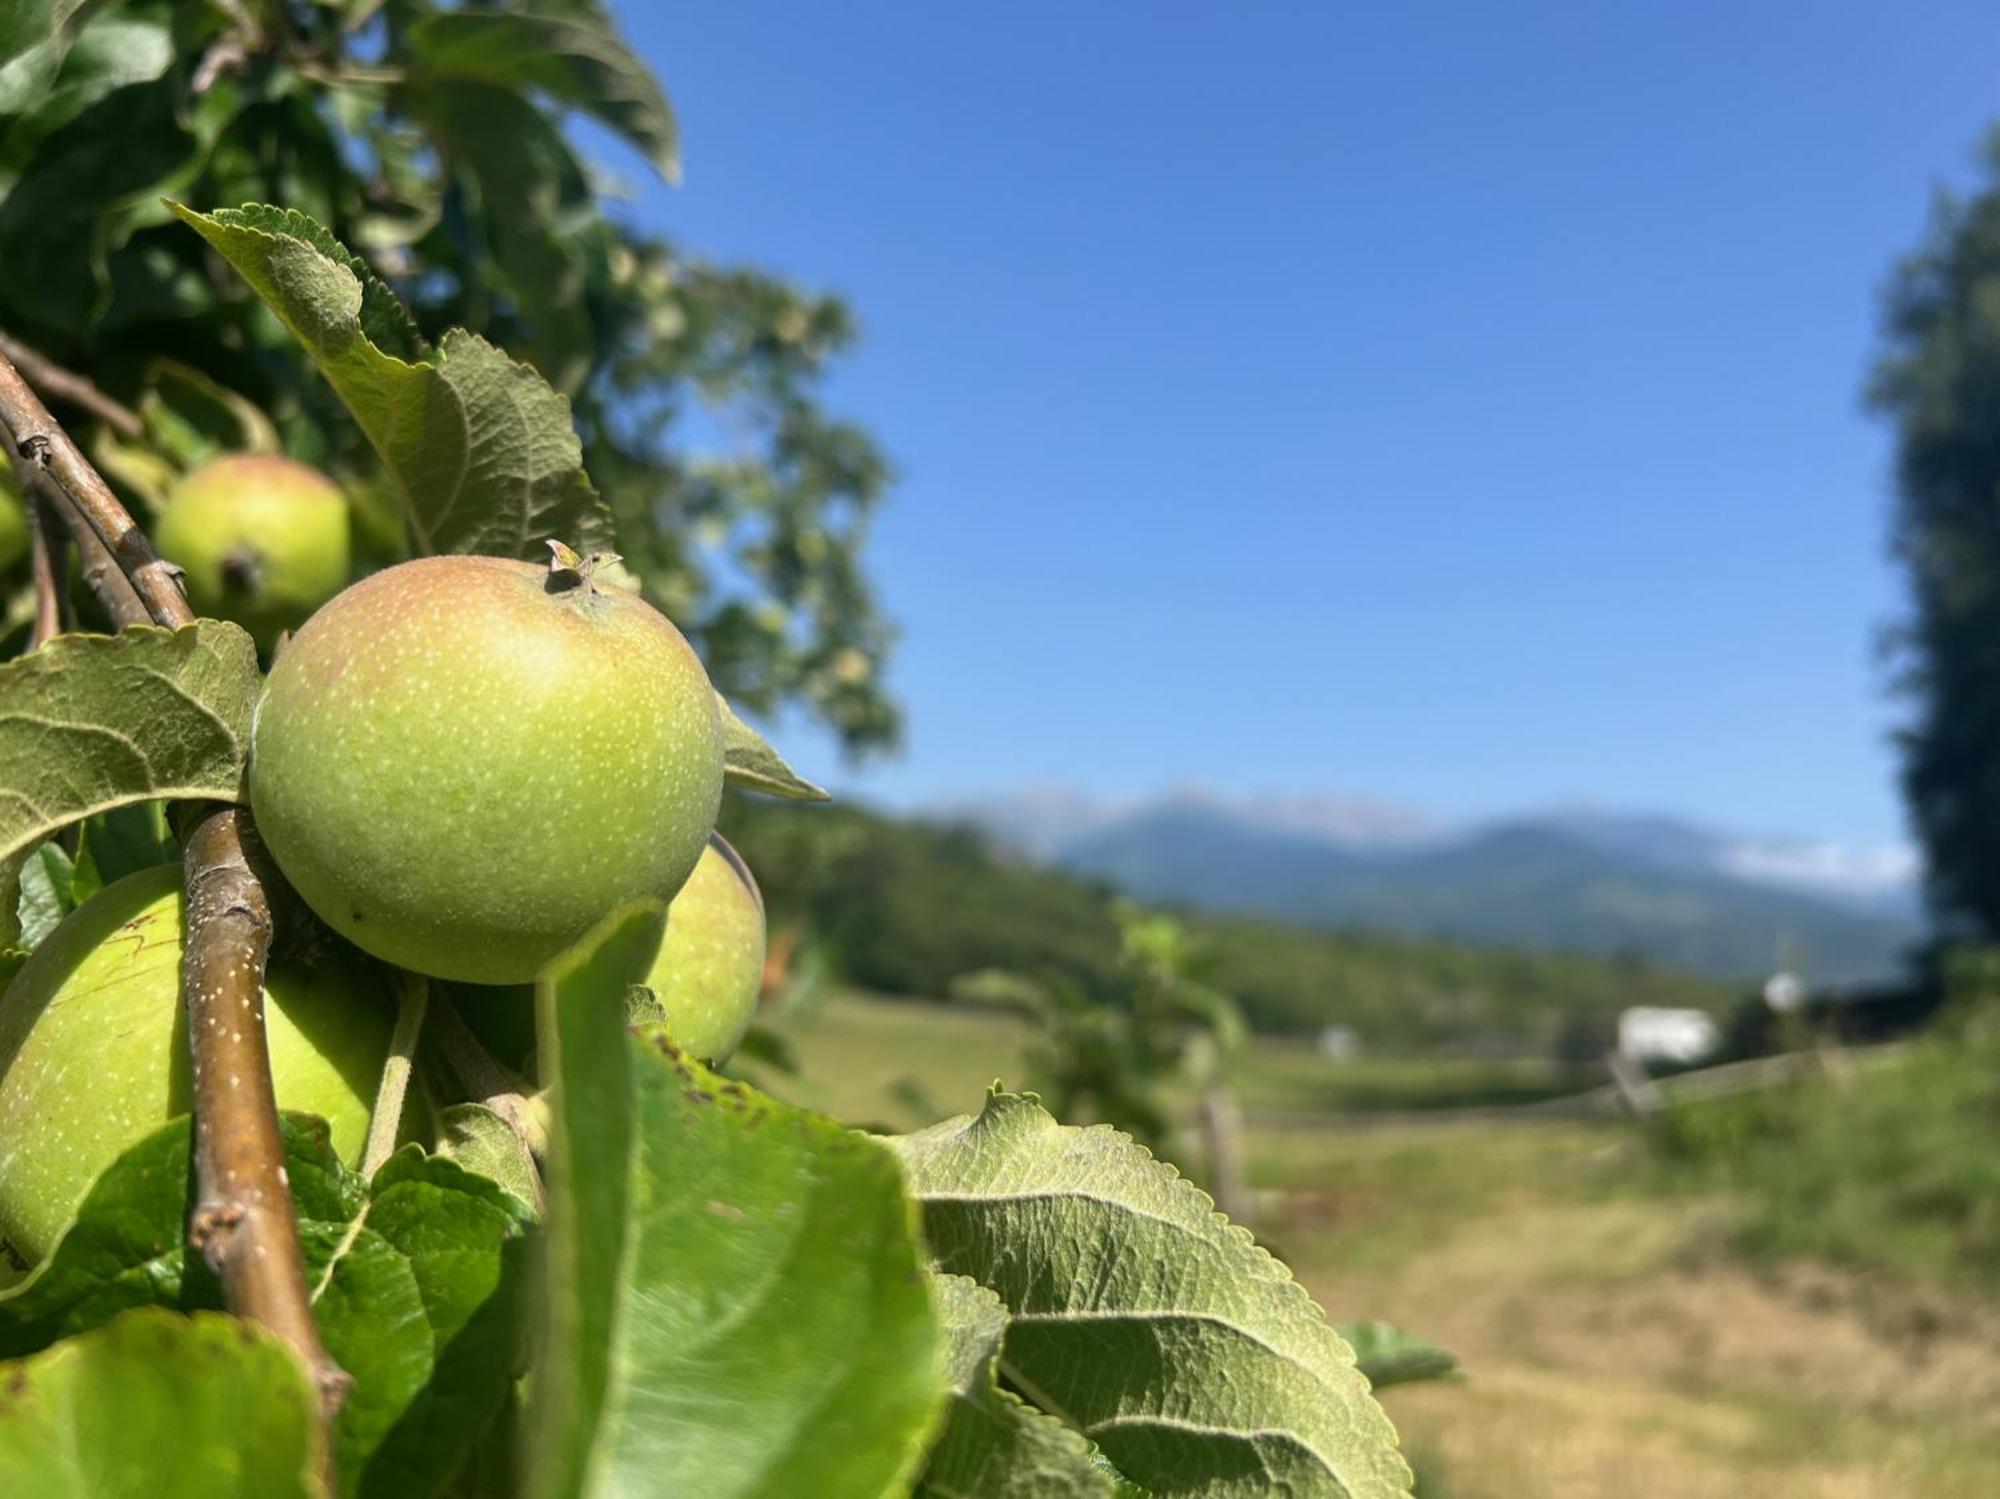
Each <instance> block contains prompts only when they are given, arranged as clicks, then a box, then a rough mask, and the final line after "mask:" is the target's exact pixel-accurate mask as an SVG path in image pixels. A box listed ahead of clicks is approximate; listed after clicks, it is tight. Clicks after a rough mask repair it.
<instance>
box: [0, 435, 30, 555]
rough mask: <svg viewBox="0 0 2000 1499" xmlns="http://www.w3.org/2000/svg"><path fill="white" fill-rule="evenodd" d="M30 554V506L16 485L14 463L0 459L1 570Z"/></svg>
mask: <svg viewBox="0 0 2000 1499" xmlns="http://www.w3.org/2000/svg"><path fill="white" fill-rule="evenodd" d="M27 555H28V508H27V505H26V503H25V502H24V501H23V500H22V499H21V491H20V490H19V489H18V488H16V487H15V484H14V474H13V469H12V465H10V464H8V463H6V462H5V461H4V460H0V572H5V571H6V570H7V569H8V568H10V567H12V566H13V565H14V564H15V563H17V562H19V561H20V560H21V559H22V558H23V557H25V556H27Z"/></svg>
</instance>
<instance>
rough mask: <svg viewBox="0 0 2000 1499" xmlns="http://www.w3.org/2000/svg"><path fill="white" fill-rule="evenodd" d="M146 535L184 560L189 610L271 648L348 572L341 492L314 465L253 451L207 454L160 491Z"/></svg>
mask: <svg viewBox="0 0 2000 1499" xmlns="http://www.w3.org/2000/svg"><path fill="white" fill-rule="evenodd" d="M154 540H155V541H156V542H157V543H158V544H159V549H160V553H161V555H162V556H164V557H165V558H166V559H167V560H168V561H170V562H172V563H174V564H176V565H177V566H180V567H183V568H185V569H186V570H187V579H186V584H187V596H188V602H189V603H190V604H192V605H193V606H194V610H195V613H197V614H204V615H209V616H211V617H213V618H216V619H229V620H234V621H235V622H236V623H237V624H239V625H241V626H243V628H244V629H246V630H248V631H249V632H250V633H251V635H252V636H253V637H255V639H256V641H257V643H258V645H260V646H262V647H263V648H264V649H266V650H269V649H270V648H271V646H272V645H273V644H274V643H275V642H276V640H277V638H278V636H279V634H280V633H282V632H283V631H285V630H293V629H297V628H298V626H299V625H301V624H303V623H304V622H305V619H306V616H308V615H309V614H311V613H312V612H313V610H315V609H317V608H318V607H319V606H320V605H321V604H324V603H325V602H326V601H327V600H328V599H330V598H332V597H333V596H334V595H335V594H336V593H338V592H339V591H340V590H341V588H342V587H343V586H344V585H345V584H346V582H347V574H348V570H349V568H350V567H351V566H352V560H353V559H352V552H351V545H350V542H349V539H348V514H347V500H346V498H345V497H344V496H343V495H342V494H341V492H340V491H339V490H338V489H337V488H335V487H334V485H333V483H332V482H331V481H330V480H329V479H327V478H326V477H325V476H324V475H323V474H321V473H320V472H319V471H318V470H317V469H312V468H308V467H306V465H305V464H303V463H295V462H293V461H292V460H291V459H289V458H279V457H274V456H270V455H266V454H261V453H236V454H231V455H229V456H227V457H222V458H214V459H211V460H210V461H209V462H207V463H204V464H203V465H202V466H201V467H200V468H197V469H196V470H195V471H194V472H193V473H191V474H189V475H187V477H185V478H184V479H182V480H181V481H180V482H179V483H178V484H176V485H175V486H174V487H173V490H172V492H171V493H169V494H168V496H167V503H166V507H165V508H164V509H163V510H161V512H160V519H159V522H158V524H157V525H156V526H155V527H154Z"/></svg>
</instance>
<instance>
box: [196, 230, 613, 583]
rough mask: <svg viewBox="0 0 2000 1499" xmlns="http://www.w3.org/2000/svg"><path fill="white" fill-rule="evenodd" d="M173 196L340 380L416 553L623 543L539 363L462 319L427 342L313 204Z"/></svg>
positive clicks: (598, 547) (527, 554) (588, 548)
mask: <svg viewBox="0 0 2000 1499" xmlns="http://www.w3.org/2000/svg"><path fill="white" fill-rule="evenodd" d="M170 206H171V207H172V209H173V211H174V212H175V213H176V214H178V215H179V216H180V217H181V218H182V219H183V220H184V221H186V222H187V223H188V224H189V225H191V226H192V227H193V228H194V230H195V231H196V232H197V233H199V234H200V235H201V236H202V238H204V239H206V240H207V241H208V242H209V244H211V245H212V246H214V247H215V249H216V251H217V252H218V253H219V254H220V255H221V256H222V257H223V259H225V260H227V261H228V262H229V263H230V264H231V265H232V266H234V267H235V268H236V270H237V272H238V273H239V274H240V275H241V276H242V277H243V279H244V280H246V281H247V282H249V283H250V286H251V288H252V289H253V290H254V291H255V292H256V293H257V295H258V296H260V297H262V298H263V299H264V302H265V304H266V305H267V306H268V307H269V308H270V309H271V311H272V312H273V313H275V314H276V315H277V317H278V320H279V321H280V322H282V323H283V324H284V325H285V326H286V327H287V328H289V329H290V330H291V332H292V335H293V336H294V337H295V338H297V339H298V340H299V342H300V344H302V345H303V346H304V348H305V350H306V352H307V353H308V354H309V355H311V357H312V359H313V362H314V363H315V364H317V365H318V366H319V368H320V372H321V373H322V374H324V375H325V376H326V378H327V380H328V381H329V382H330V383H331V384H332V386H333V388H334V392H335V394H337V395H338V396H339V397H340V399H341V400H342V402H343V403H345V405H346V406H347V409H348V411H349V412H350V413H351V414H352V415H353V417H354V420H355V422H356V423H357V424H358V425H359V426H360V428H361V431H362V433H363V435H364V436H366V437H367V439H368V441H369V442H370V443H371V444H372V445H373V446H374V448H375V451H376V454H377V455H378V456H379V457H380V458H381V460H382V465H383V467H384V468H385V469H386V470H387V471H388V474H389V477H390V479H391V480H392V481H393V483H394V485H395V488H396V493H397V497H398V498H399V500H400V501H401V502H402V507H403V511H404V515H405V517H406V519H407V520H408V521H409V524H410V528H411V531H412V535H413V540H414V542H415V545H416V550H417V551H419V552H426V553H428V552H484V553H490V554H493V555H498V556H506V557H523V558H535V559H539V558H540V557H541V556H544V555H546V551H545V545H544V544H545V542H546V540H547V538H548V537H550V536H560V537H561V538H563V539H564V540H565V541H568V542H569V543H570V544H572V545H573V546H575V547H576V548H577V549H578V550H579V551H583V552H592V551H615V550H617V548H616V546H615V545H614V543H613V540H612V526H611V511H610V509H609V507H607V506H606V505H605V503H604V501H603V499H602V498H601V497H600V496H599V495H598V493H597V491H596V490H595V489H594V488H593V487H592V486H591V483H590V479H589V476H588V475H586V474H585V473H584V471H583V446H582V444H581V443H580V442H578V440H577V436H576V429H575V427H574V426H573V425H572V424H571V420H570V407H569V402H568V400H567V399H565V398H564V397H563V396H562V395H560V394H558V393H557V392H556V391H554V390H552V389H551V388H550V387H549V384H548V382H547V381H545V380H544V379H542V377H541V376H540V375H538V374H536V373H535V372H534V370H532V369H530V368H529V367H528V366H527V365H524V364H519V363H516V362H515V361H514V360H512V359H510V358H509V357H508V356H507V355H506V354H504V353H503V352H501V351H500V350H499V349H496V348H494V347H493V345H491V344H489V343H487V342H486V341H485V340H484V339H482V338H480V337H479V336H478V335H476V334H472V333H467V332H465V331H464V330H462V329H453V330H452V331H451V332H449V333H447V334H446V335H445V336H444V340H443V343H442V344H441V345H440V347H439V348H438V349H437V350H436V351H434V352H427V351H425V350H423V349H422V347H421V343H420V341H419V340H418V338H417V336H416V332H415V329H414V327H413V326H412V325H411V323H410V321H409V314H408V313H407V312H406V311H405V310H404V309H403V307H402V305H401V304H400V303H399V302H397V301H396V299H395V296H394V294H393V293H391V292H390V291H389V290H388V288H386V287H385V286H383V285H382V283H381V282H380V281H378V280H376V279H375V277H374V276H373V275H372V274H370V273H369V271H368V269H367V267H366V266H365V265H364V264H363V263H362V262H361V261H360V260H359V259H358V258H357V257H355V256H354V255H352V254H350V253H349V252H348V251H347V250H346V249H345V248H344V247H343V246H341V244H340V243H339V242H338V241H337V240H335V239H334V238H333V236H332V235H330V234H328V233H327V232H326V231H325V230H324V229H322V228H321V227H320V226H319V225H318V224H316V223H314V222H313V221H312V220H311V219H309V218H307V217H306V216H305V215H304V214H301V213H295V212H292V211H291V210H288V209H282V208H272V207H270V206H268V205H264V204H246V205H245V206H244V207H242V208H223V209H217V210H216V211H215V212H214V213H197V212H195V211H194V210H193V209H191V208H188V207H186V206H184V205H182V204H178V203H176V204H171V205H170Z"/></svg>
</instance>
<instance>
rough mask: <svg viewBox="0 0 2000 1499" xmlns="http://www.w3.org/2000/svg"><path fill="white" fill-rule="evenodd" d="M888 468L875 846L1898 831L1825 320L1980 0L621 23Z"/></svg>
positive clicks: (677, 199)
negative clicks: (1226, 803) (1245, 832)
mask: <svg viewBox="0 0 2000 1499" xmlns="http://www.w3.org/2000/svg"><path fill="white" fill-rule="evenodd" d="M623 10H624V19H625V22H626V25H627V26H628V28H629V29H630V31H631V34H632V35H633V38H634V40H635V41H636V42H637V44H638V45H639V46H640V48H641V49H642V50H643V51H644V52H645V54H646V55H647V56H648V57H649V59H651V60H652V61H653V63H654V64H655V65H656V66H657V68H658V69H659V71H660V72H661V74H662V76H663V77H664V79H665V81H666V83H667V87H668V90H669V92H670V93H671V94H672V96H673V98H674V101H675V104H676V107H677V109H678V110H679V113H680V115H681V123H682V129H683V137H684V139H683V146H684V158H685V181H684V184H683V185H682V186H681V187H680V188H678V189H667V188H664V187H660V186H657V185H655V184H651V183H645V182H643V180H642V179H640V178H639V177H637V176H636V175H635V176H634V182H635V184H637V185H638V187H637V190H638V204H637V211H638V212H639V213H640V214H641V215H643V216H644V217H645V218H646V219H647V220H648V221H650V222H654V223H657V224H658V225H660V226H661V227H663V228H665V229H667V230H668V231H670V232H671V233H673V234H675V235H677V236H679V237H680V238H681V239H682V240H683V241H684V242H685V243H686V244H688V245H690V246H692V247H695V248H699V249H701V250H704V251H707V252H710V253H712V254H715V255H717V256H720V257H739V258H746V259H752V260H755V261H758V262H761V263H764V264H767V265H770V266H773V267H775V268H778V269H781V270H783V271H785V272H787V273H788V274H791V275H794V276H796V277H797V278H798V279H799V280H801V281H802V282H806V283H810V284H814V285H821V286H826V287H830V288H834V289H838V290H840V291H842V292H844V293H845V294H846V295H848V296H849V297H850V298H851V300H852V302H853V303H854V305H855V307H856V309H857V311H858V312H859V315H860V318H861V321H862V325H863V330H864V335H865V338H864V342H863V344H862V346H861V348H860V349H859V350H858V352H857V353H856V354H855V355H854V356H853V357H852V358H851V359H850V360H848V361H847V362H846V364H845V365H844V366H843V367H842V368H841V370H840V371H839V373H838V376H837V377H836V378H835V379H834V381H833V382H832V384H831V387H830V392H829V394H830V399H831V400H832V402H833V403H834V404H835V405H836V406H837V407H838V408H839V409H841V410H842V411H844V412H846V413H847V414H850V415H853V416H855V417H857V418H859V419H861V420H863V421H865V422H866V423H868V424H869V425H870V426H871V427H872V428H874V429H875V431H876V432H877V433H878V434H879V435H880V437H881V438H882V439H883V441H884V443H885V444H886V446H887V447H888V448H889V450H890V451H891V453H892V454H893V456H894V458H895V460H896V462H897V464H898V467H899V469H900V471H901V474H902V478H901V481H900V483H899V485H898V487H897V489H896V492H895V494H894V497H893V499H892V501H891V502H890V504H889V505H888V506H887V508H886V509H885V510H884V512H883V513H882V516H881V519H880V522H879V525H878V528H877V531H876V534H875V540H874V545H873V557H874V562H875V567H876V570H877V572H878V574H879V578H880V583H881V588H882V591H883V594H884V596H885V599H886V602H887V605H888V608H889V610H890V612H891V613H892V614H893V615H894V616H895V618H896V619H897V620H898V621H899V622H900V624H901V626H902V628H903V630H904V632H905V638H904V641H903V644H902V646H901V648H900V651H899V654H898V656H897V659H896V662H895V665H894V669H893V673H892V678H891V680H892V682H893V685H894V688H895V690H896V691H897V693H898V694H899V695H900V696H901V697H902V698H903V700H904V701H905V702H906V704H907V707H908V710H909V737H908V744H907V747H906V749H905V751H904V752H903V754H902V755H901V756H900V757H899V758H897V759H895V760H893V761H890V762H887V763H884V764H881V765H878V766H875V767H872V768H870V769H868V770H866V771H863V772H861V773H858V774H844V773H842V772H840V771H839V769H838V766H837V763H836V761H835V757H834V755H833V752H832V750H831V747H830V746H829V745H828V744H827V743H826V742H825V741H824V740H823V739H820V738H817V737H815V736H814V735H812V734H810V733H800V732H798V731H797V730H796V728H793V729H791V730H790V731H788V733H787V735H786V746H787V748H788V749H789V750H791V751H793V752H794V758H795V759H797V760H798V761H799V762H800V763H801V764H802V766H803V767H804V768H806V769H808V770H809V771H816V772H819V773H821V774H822V775H825V776H827V777H829V778H831V779H833V780H834V781H835V782H836V783H837V784H840V785H843V786H845V787H848V788H851V789H855V790H858V791H861V792H863V793H865V794H867V795H870V796H873V797H876V798H878V799H883V800H887V801H890V802H895V803H905V804H907V803H918V802H925V801H935V800H942V799H949V798H951V797H953V796H955V795H959V794H962V793H966V792H970V791H976V790H991V789H996V788H1010V787H1019V786H1023V785H1050V784H1059V785H1063V786H1068V787H1073V788H1076V789H1079V790H1082V791H1085V792H1090V793H1096V794H1100V795H1132V794H1142V793H1146V792H1149V791H1153V790H1159V789H1164V788H1167V787H1171V786H1175V785H1183V784H1199V785H1201V786H1205V787H1209V788H1213V789H1215V790H1217V791H1220V792H1222V793H1224V794H1235V795H1249V794H1257V793H1269V792H1308V793H1311V792H1318V793H1336V794H1360V795H1365V796H1369V797H1376V798H1382V799H1385V800H1390V801H1396V802H1403V803H1409V804H1413V805H1416V806H1420V807H1423V808H1426V809H1429V810H1431V811H1433V812H1436V813H1439V814H1442V815H1445V816H1475V815H1480V814H1485V813H1491V812H1499V811H1508V810H1519V809H1523V808H1528V807H1535V806H1541V805H1546V804H1552V803H1576V802H1591V803H1600V804H1605V805H1609V806H1615V807H1620V808H1646V809H1657V810H1663V811H1668V812H1674V813H1679V814H1684V815H1690V816H1694V817H1698V818H1702V819H1706V820H1711V821H1715V822H1719V823H1722V824H1726V825H1730V826H1735V827H1746V828H1751V829H1761V830H1768V831H1773V832H1790V833H1798V834H1807V835H1815V836H1824V837H1831V838H1838V839H1844V840H1853V841H1859V842H1875V841H1884V840H1891V839H1895V838H1898V837H1899V836H1900V835H1901V830H1902V817H1901V812H1900V808H1899V806H1898V804H1897V800H1896V797H1895V792H1894V785H1893V772H1894V761H1893V756H1892V753H1891V751H1890V748H1889V746H1888V744H1887V742H1886V735H1887V732H1888V730H1889V728H1890V726H1891V725H1892V723H1893V721H1894V718H1895V714H1896V712H1897V708H1896V706H1895V704H1894V703H1892V702H1891V701H1890V700H1889V699H1888V698H1887V696H1886V682H1887V674H1886V672H1885V670H1884V668H1883V667H1882V665H1881V664H1880V661H1879V659H1878V657H1877V654H1876V651H1875V639H1876V635H1877V633H1878V632H1879V630H1880V629H1881V627H1882V626H1883V625H1884V624H1885V623H1887V622H1888V621H1890V620H1891V619H1892V618H1893V617H1894V614H1895V611H1896V609H1897V607H1898V604H1899V598H1900V593H1899V588H1898V584H1897V580H1896V577H1895V575H1894V573H1893V571H1892V569H1891V567H1890V565H1889V564H1888V562H1887V560H1886V558H1885V556H1884V551H1883V537H1884V529H1885V523H1886V516H1887V504H1888V491H1887V475H1886V470H1887V458H1888V444H1887V437H1886V433H1885V432H1884V431H1883V430H1881V429H1880V427H1879V426H1878V425H1877V424H1876V423H1875V422H1874V421H1873V420H1872V419H1871V418H1869V417H1868V416H1867V415H1866V413H1865V412H1864V411H1863V410H1862V409H1861V405H1860V400H1859V395H1858V390H1859V386H1860V383H1861V381H1862V379H1863V377H1864V375H1865V372H1866V369H1867V365H1868V361H1869V357H1870V351H1871V349H1872V347H1873V340H1874V328H1875V309H1876V293H1877V291H1878V289H1879V287H1880V285H1881V283H1882V280H1883V277H1884V275H1885V273H1886V271H1887V269H1888V267H1889V265H1890V263H1891V261H1892V260H1893V258H1894V257H1895V256H1896V255H1897V254H1899V253H1901V252H1902V251H1903V250H1905V249H1906V248H1908V247H1909V246H1910V245H1911V244H1912V242H1913V241H1914V239H1915V237H1916V236H1917V234H1918V232H1919V231H1920V229H1921V227H1922V225H1923V223H1924V221H1925V217H1926V214H1927V212H1928V205H1929V202H1930V200H1931V197H1932V194H1933V193H1934V191H1935V190H1936V189H1937V188H1938V187H1939V186H1940V185H1944V184H1948V183H1951V182H1964V181H1966V180H1968V179H1969V164H1970V161H1971V156H1972V152H1973V149H1974V146H1975V144H1976V142H1977V140H1978V138H1979V135H1980V133H1981V131H1982V130H1983V128H1984V126H1985V124H1986V122H1987V121H1988V119H1989V118H1990V117H1992V116H1993V115H1996V114H2000V66H1996V63H2000V10H1996V9H1995V8H1994V7H1993V6H1992V5H1991V4H1990V3H1987V4H1979V3H1971V0H1966V3H1920V0H1917V3H1913V0H1904V3H1900V4H1896V5H1865V6H1864V5H1856V4H1845V5H1841V4H1835V5H1827V4H1825V3H1823V0H1822V3H1812V4H1807V3H1784V4H1778V3H1761V4H1758V5H1754V6H1746V5H1742V4H1726V5H1725V4H1712V3H1691V4H1684V5H1677V6H1644V7H1641V6H1604V5H1601V4H1586V3H1581V0H1579V3H1565V4H1552V3H1518V4H1513V5H1508V6H1487V5H1474V4H1459V5H1435V4H1432V5H1423V4H1417V5H1403V6H1360V5H1352V4H1341V5H1331V4H1329V5H1304V4H1297V3H1292V4H1284V5H1277V4H1238V5H1232V6H1228V7H1223V8H1217V7H1214V6H1209V5H1195V4H1192V3H1185V0H1170V3H1159V4H1150V5H1143V6H1142V5H1138V4H1131V3H1127V4H1111V3H1103V4H1090V5H1077V4H1073V3H1072V4H1061V5H1058V4H1043V3H1011V4H1008V5H1005V6H980V7H973V6H957V5H936V4H914V3H911V4H885V3H865V0H864V3H858V4H853V5H843V6H800V5H796V4H788V5H775V4H769V3H761V0H759V3H744V0H737V3H732V4H729V5H712V6H701V7H696V6H674V7H653V6H638V5H627V6H625V7H624V8H623Z"/></svg>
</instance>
